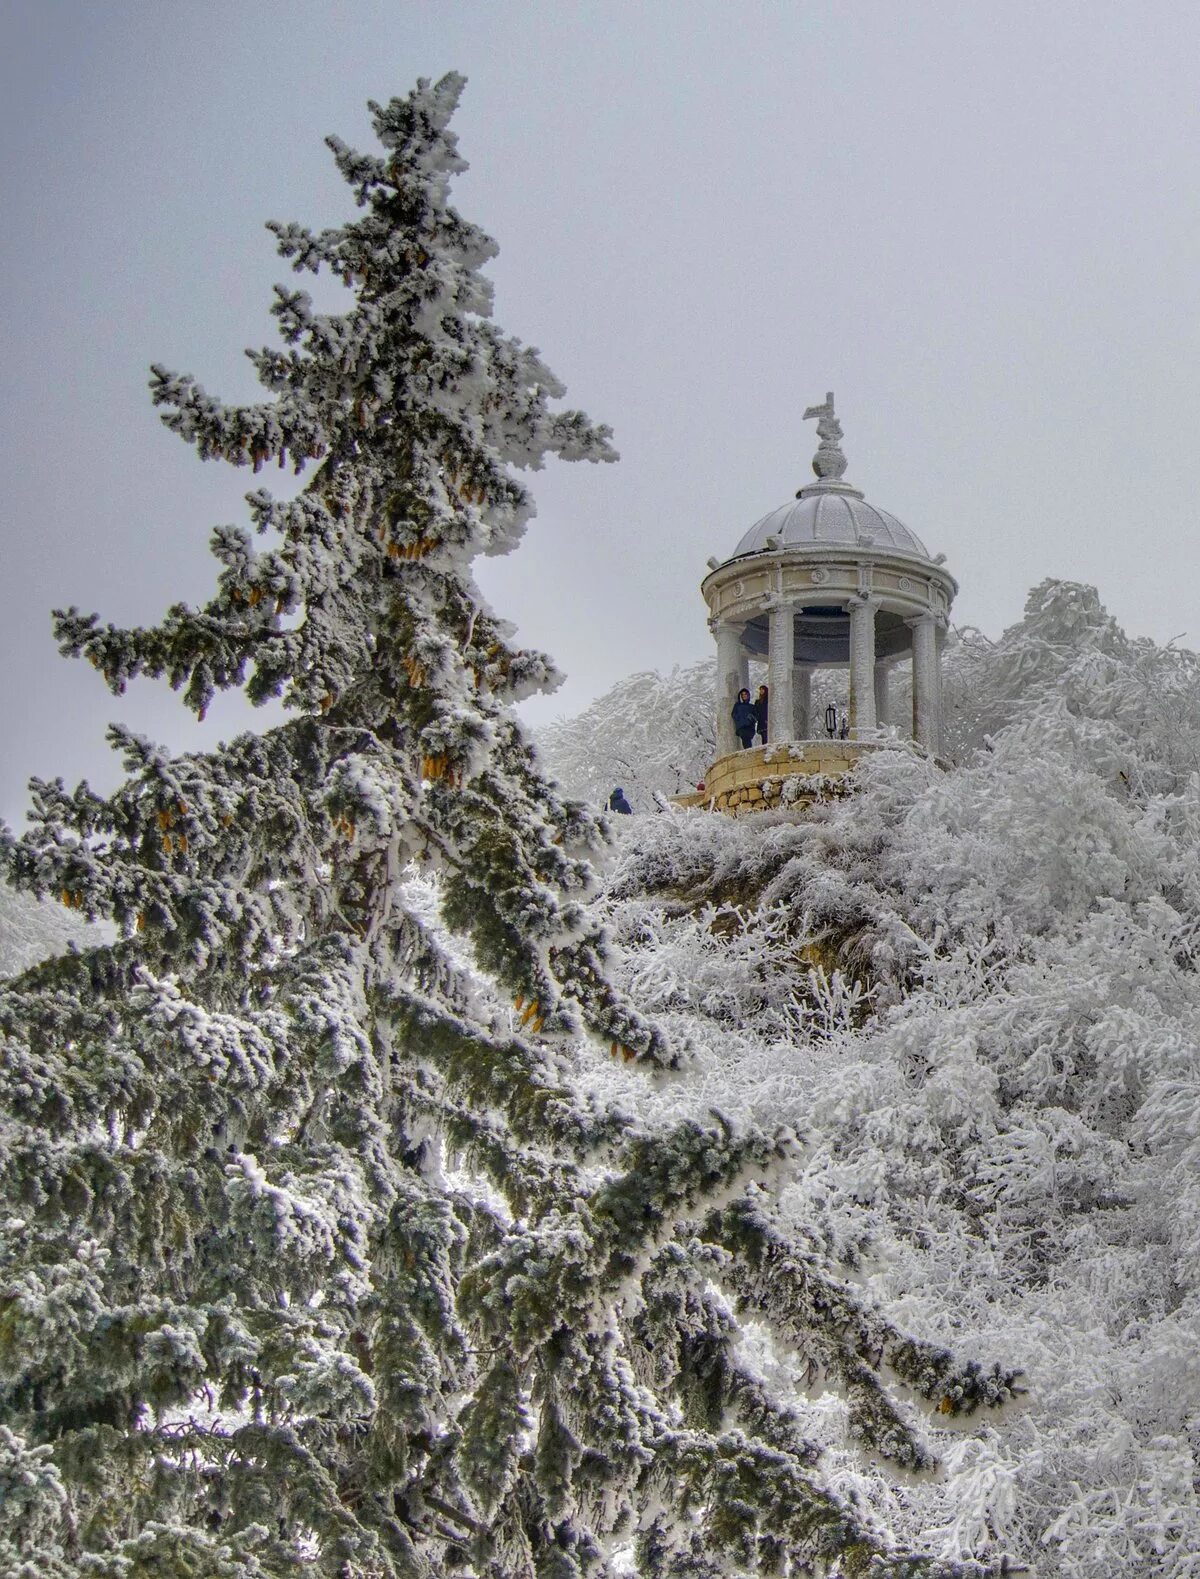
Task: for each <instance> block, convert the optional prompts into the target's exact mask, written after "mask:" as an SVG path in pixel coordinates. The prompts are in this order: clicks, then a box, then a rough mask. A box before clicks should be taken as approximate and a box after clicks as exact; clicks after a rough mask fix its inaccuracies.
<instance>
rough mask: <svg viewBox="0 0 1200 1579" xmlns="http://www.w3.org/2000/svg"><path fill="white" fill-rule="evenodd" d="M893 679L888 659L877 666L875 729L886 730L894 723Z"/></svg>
mask: <svg viewBox="0 0 1200 1579" xmlns="http://www.w3.org/2000/svg"><path fill="white" fill-rule="evenodd" d="M891 678H892V665H891V663H890V661H889V660H888V659H886V658H884V659H882V660H879V661H877V662H876V664H875V727H876V728H877V729H884V728H886V726H887V725H888V724H890V723H891V721H892V708H891V697H890V696H889V694H888V693H889V690H890V685H891Z"/></svg>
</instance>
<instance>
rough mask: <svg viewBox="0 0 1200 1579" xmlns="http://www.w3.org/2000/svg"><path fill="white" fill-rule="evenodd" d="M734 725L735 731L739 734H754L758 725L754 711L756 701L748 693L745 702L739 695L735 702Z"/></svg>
mask: <svg viewBox="0 0 1200 1579" xmlns="http://www.w3.org/2000/svg"><path fill="white" fill-rule="evenodd" d="M733 727H734V731H735V732H736V733H737V734H739V735H752V734H753V733H754V731H755V729H756V728H757V727H758V719H757V718H756V716H755V713H754V703H753V702H752V701H751V700H750V697H749V694H748V693H747V696H746V700H745V701H744V702H743V701H742V699H741V697H740V696H739V697H738V699H737V701H736V702H735V703H734V704H733Z"/></svg>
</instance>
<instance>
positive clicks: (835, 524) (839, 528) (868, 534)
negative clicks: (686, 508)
mask: <svg viewBox="0 0 1200 1579" xmlns="http://www.w3.org/2000/svg"><path fill="white" fill-rule="evenodd" d="M771 537H777V538H779V545H778V546H779V547H781V548H798V547H801V546H803V545H805V544H809V543H813V544H821V543H849V544H853V545H856V546H858V547H862V548H871V547H875V548H883V549H893V550H895V551H896V552H897V553H901V554H919V555H920V557H921V558H922V559H928V558H929V552H928V550H927V549H926V547H925V545H924V543H922V541H921V539H920V538H919V537H918V536H917V535H916V533H915V532H910V531H909V529H908V527H906V526H905V524H904V522H903V521H900V520H897V518H896V517H895V516H894V515H891V514H890V513H889V512H888V511H887V510H880V509H879V508H878V507H877V506H875V505H873V504H868V503H867V501H866V500H865V499H864V498H863V496H862V495H861V494H860V493H858V492H857V491H850V490H845V491H843V490H842V489H838V490H836V491H835V490H834V489H831V488H823V487H822V486H821V485H820V484H819V483H817V484H815V485H814V486H813V487H811V488H805V489H804V490H803V492H802V493H801V495H800V497H799V498H798V499H793V500H791V501H790V502H789V503H788V504H783V505H780V507H779V509H778V510H772V511H771V513H770V514H769V515H764V516H763V518H762V520H761V521H756V522H755V523H754V525H753V526H752V527H751V528H750V530H749V531H748V532H747V533H746V534H745V536H744V537H743V538H742V540H741V542H740V543H739V544H738V546H737V547H736V548H735V549H734V551H733V555H732V557H733V558H734V559H736V558H738V556H739V555H741V554H757V553H760V552H761V551H762V550H764V549H766V548H767V547H768V543H767V539H768V538H771ZM770 546H775V545H770Z"/></svg>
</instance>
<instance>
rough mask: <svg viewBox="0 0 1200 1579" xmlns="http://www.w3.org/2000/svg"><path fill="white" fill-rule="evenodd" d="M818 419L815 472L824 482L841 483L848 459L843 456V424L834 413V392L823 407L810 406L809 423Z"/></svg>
mask: <svg viewBox="0 0 1200 1579" xmlns="http://www.w3.org/2000/svg"><path fill="white" fill-rule="evenodd" d="M811 417H816V419H817V437H818V438H819V439H820V443H819V444H818V445H817V453H816V454H815V455H814V456H813V463H812V467H813V471H815V472H816V474H817V476H818V477H819V478H820V479H821V481H822V482H835V483H836V482H841V480H842V477H843V475H844V474H845V470H846V457H845V456H844V455H843V454H842V424H841V423H840V422H839V421H838V419H837V417H836V416H835V415H834V412H833V390H832V389H831V390H830V391H829V392H828V394H827V395H826V396H825V404H824V405H823V406H809V408H808V410H807V411H806V412H805V413H804V420H805V422H807V421H808V420H809V419H810V418H811Z"/></svg>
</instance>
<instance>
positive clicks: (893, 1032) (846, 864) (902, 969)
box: [601, 584, 1200, 1579]
mask: <svg viewBox="0 0 1200 1579" xmlns="http://www.w3.org/2000/svg"><path fill="white" fill-rule="evenodd" d="M1051 631H1053V632H1056V633H1057V635H1056V636H1055V639H1054V641H1053V642H1051V641H1050V639H1049V632H1051ZM998 647H999V657H1000V659H1001V661H1002V662H1003V663H1005V664H1008V665H1009V672H1008V674H1007V675H1006V676H997V675H996V674H994V673H992V674H989V673H988V672H987V670H986V666H984V665H983V664H982V658H981V652H982V649H974V650H973V651H972V652H971V654H970V661H971V662H972V663H975V662H976V661H977V660H978V661H979V662H980V664H981V667H980V669H979V671H978V672H977V673H976V674H975V675H974V678H973V680H972V691H971V695H972V696H973V697H974V701H973V702H972V706H973V708H974V709H975V712H974V715H973V717H974V720H975V721H974V723H972V725H971V728H972V729H973V730H976V731H977V733H978V740H979V748H978V749H968V748H966V746H965V745H964V746H963V749H964V754H965V757H966V760H965V761H964V764H963V765H962V766H960V767H959V768H957V769H954V770H952V771H950V772H946V773H943V772H941V771H939V770H937V769H935V768H934V767H932V766H931V765H930V764H928V763H927V762H925V761H923V760H922V759H921V758H920V757H918V756H917V755H915V754H914V753H910V752H905V751H900V750H897V751H894V752H880V753H877V754H874V755H873V756H872V757H871V758H870V759H869V761H868V762H866V763H864V764H863V766H862V769H861V772H860V777H859V781H858V782H859V788H858V792H857V793H856V794H855V795H852V796H850V797H848V798H846V799H844V800H840V801H834V802H830V803H828V804H825V805H823V806H820V807H818V808H816V809H814V811H813V813H812V814H811V815H810V816H809V817H808V818H807V819H805V820H803V821H798V822H793V821H790V820H788V819H787V818H784V817H782V816H780V815H779V814H773V813H768V814H762V815H760V816H758V817H750V818H746V819H743V820H741V821H734V820H731V819H727V818H722V817H718V816H712V815H710V814H706V813H701V812H690V813H673V814H670V815H668V814H663V815H661V816H659V817H656V818H645V819H640V820H637V821H636V823H635V826H633V827H631V828H629V829H627V830H626V829H623V830H622V842H621V846H620V850H619V854H618V858H617V860H616V861H615V862H614V864H613V866H612V868H611V870H610V872H609V874H608V878H607V888H606V894H605V896H604V897H603V899H602V900H601V903H602V905H604V906H605V907H606V908H607V910H608V912H609V913H610V916H611V925H612V928H613V933H614V937H615V938H616V939H617V942H618V967H619V968H618V972H617V975H618V979H619V980H622V981H624V982H627V983H629V984H631V985H632V984H634V983H637V982H651V983H652V984H653V990H654V994H655V1001H656V1003H657V1004H658V1005H659V1006H660V1012H661V1013H663V1014H664V1015H665V1016H666V1017H667V1022H668V1023H669V1025H670V1028H671V1032H672V1035H673V1037H674V1039H675V1040H676V1041H677V1042H679V1043H680V1044H681V1045H686V1046H687V1047H688V1049H689V1054H688V1058H689V1062H688V1066H687V1070H686V1076H685V1080H684V1082H683V1084H682V1086H681V1087H673V1088H671V1089H670V1090H669V1091H665V1092H662V1093H661V1094H657V1095H656V1097H655V1099H654V1100H655V1101H657V1102H658V1103H659V1104H660V1105H661V1110H662V1116H663V1119H664V1120H665V1118H666V1115H667V1113H668V1112H669V1113H670V1114H671V1115H672V1116H675V1117H677V1116H678V1114H679V1112H680V1111H681V1105H682V1111H695V1112H701V1111H706V1110H707V1108H708V1107H709V1106H710V1105H712V1104H716V1105H719V1106H720V1107H721V1108H722V1110H723V1111H724V1112H726V1113H727V1114H728V1115H730V1116H731V1117H734V1118H742V1119H753V1118H757V1119H759V1120H763V1119H765V1118H766V1117H767V1116H768V1115H770V1117H771V1118H772V1119H776V1120H778V1119H783V1120H784V1121H785V1122H788V1123H790V1124H792V1125H794V1126H795V1127H796V1129H797V1131H798V1132H799V1133H800V1134H801V1136H802V1138H803V1148H804V1149H803V1153H802V1157H801V1160H800V1161H799V1163H798V1166H797V1168H796V1171H795V1173H794V1174H793V1175H792V1177H791V1178H790V1180H789V1181H787V1182H786V1183H785V1184H784V1185H783V1186H782V1189H781V1195H780V1203H779V1209H780V1213H781V1216H782V1218H783V1219H784V1220H785V1221H787V1222H790V1223H791V1224H793V1225H798V1224H800V1223H805V1224H808V1225H810V1229H811V1226H812V1225H814V1224H817V1223H819V1224H821V1225H823V1226H822V1232H823V1233H824V1234H825V1235H826V1242H827V1243H828V1244H830V1245H831V1246H834V1247H836V1253H837V1254H838V1255H839V1256H840V1257H841V1258H842V1260H843V1262H844V1263H845V1264H850V1265H853V1266H855V1267H856V1269H857V1271H856V1278H857V1281H858V1286H859V1287H860V1288H861V1289H863V1290H864V1291H866V1292H868V1293H869V1294H870V1295H871V1296H872V1297H873V1298H876V1299H879V1300H881V1301H883V1302H884V1303H885V1304H886V1306H887V1308H888V1309H889V1310H895V1311H898V1312H902V1313H903V1315H904V1317H905V1320H906V1321H907V1322H908V1323H909V1324H910V1325H911V1327H912V1328H913V1330H915V1331H918V1332H920V1333H921V1334H922V1335H923V1336H924V1337H926V1338H928V1339H930V1340H933V1341H942V1342H945V1343H947V1344H954V1345H955V1347H956V1348H958V1349H959V1350H960V1351H961V1352H965V1353H966V1354H967V1355H970V1354H972V1353H976V1354H978V1355H979V1356H980V1357H981V1358H982V1357H984V1356H995V1355H1000V1356H1002V1357H1003V1358H1004V1359H1005V1361H1006V1362H1008V1363H1010V1364H1019V1365H1021V1366H1023V1367H1024V1368H1025V1377H1024V1385H1025V1387H1026V1389H1027V1392H1026V1394H1025V1396H1024V1398H1023V1399H1022V1400H1021V1402H1020V1404H1019V1405H1018V1406H1017V1407H1015V1408H1010V1409H1009V1410H1007V1411H1006V1412H1005V1413H1004V1414H1003V1415H1002V1416H1001V1417H1000V1418H999V1419H996V1420H994V1421H993V1422H992V1423H991V1424H990V1425H989V1426H988V1427H986V1428H985V1429H983V1430H982V1431H979V1432H977V1433H974V1434H972V1435H970V1436H963V1435H961V1434H959V1433H958V1432H957V1431H954V1430H951V1431H950V1432H948V1433H947V1434H946V1435H945V1436H944V1437H939V1433H937V1432H936V1431H935V1432H934V1433H933V1434H932V1437H931V1448H932V1449H933V1450H934V1451H936V1452H937V1453H938V1454H939V1456H940V1457H941V1460H942V1464H943V1474H942V1477H941V1478H940V1479H931V1480H925V1481H916V1482H913V1483H911V1484H909V1485H908V1486H906V1487H905V1488H904V1490H903V1493H902V1494H901V1493H899V1492H898V1491H897V1489H896V1488H895V1487H889V1486H888V1485H887V1484H886V1482H884V1481H882V1480H880V1479H878V1478H874V1479H872V1478H871V1477H865V1476H864V1475H863V1474H862V1469H861V1466H860V1465H858V1464H857V1463H856V1462H855V1460H854V1456H853V1453H852V1452H851V1451H850V1447H851V1445H852V1443H853V1422H852V1413H851V1414H849V1415H847V1414H842V1413H841V1411H843V1410H845V1408H846V1404H845V1400H844V1398H842V1397H841V1396H839V1395H838V1394H837V1393H836V1392H835V1391H833V1390H830V1389H829V1388H828V1386H827V1384H826V1382H825V1380H824V1378H823V1377H822V1376H821V1374H820V1371H819V1369H818V1370H816V1371H813V1370H805V1369H804V1367H803V1366H800V1367H799V1368H796V1367H795V1364H794V1360H795V1356H794V1355H792V1356H791V1357H790V1358H789V1357H788V1356H787V1355H786V1354H784V1353H781V1352H780V1350H779V1349H778V1348H777V1347H774V1346H770V1345H768V1351H767V1352H768V1358H769V1363H770V1364H771V1365H773V1366H776V1367H781V1369H779V1370H777V1371H774V1372H773V1373H772V1374H776V1375H777V1376H778V1377H779V1385H780V1387H781V1388H790V1390H791V1397H792V1401H793V1406H794V1407H795V1408H796V1410H797V1412H798V1416H799V1419H800V1421H801V1423H802V1425H803V1428H804V1429H805V1430H806V1431H807V1432H809V1434H811V1435H813V1436H814V1437H817V1438H820V1439H822V1440H825V1441H826V1442H827V1443H828V1442H830V1438H831V1434H832V1435H833V1438H834V1445H831V1447H830V1448H829V1449H828V1451H827V1459H826V1463H827V1473H828V1474H829V1475H830V1480H831V1484H834V1485H838V1486H841V1487H843V1488H845V1487H850V1486H853V1487H854V1488H855V1490H856V1492H857V1494H858V1495H860V1496H861V1497H862V1498H863V1499H864V1502H865V1503H866V1505H868V1506H870V1507H871V1508H873V1509H874V1510H875V1511H876V1513H877V1515H878V1516H879V1517H881V1518H884V1519H886V1520H887V1522H889V1523H890V1524H891V1525H892V1526H893V1527H895V1528H899V1529H902V1530H904V1531H906V1532H907V1537H906V1538H908V1539H910V1540H912V1541H913V1542H914V1543H917V1542H920V1543H929V1544H931V1545H933V1546H934V1548H935V1549H937V1550H940V1551H941V1552H942V1553H943V1554H944V1555H945V1556H947V1557H950V1556H954V1555H962V1554H964V1553H973V1554H975V1555H976V1556H986V1555H987V1554H990V1553H994V1552H996V1551H998V1550H1000V1549H1007V1550H1009V1551H1010V1552H1012V1553H1013V1554H1014V1555H1015V1556H1016V1557H1017V1558H1018V1559H1023V1560H1024V1561H1025V1562H1026V1563H1027V1564H1029V1565H1030V1566H1031V1567H1032V1568H1033V1569H1035V1571H1036V1572H1038V1573H1039V1574H1043V1575H1052V1576H1055V1579H1111V1576H1112V1575H1114V1574H1121V1575H1125V1574H1131V1575H1132V1574H1136V1575H1139V1576H1140V1575H1152V1576H1155V1579H1184V1576H1189V1575H1193V1574H1194V1573H1195V1572H1196V1553H1197V1552H1198V1551H1200V1498H1198V1495H1197V1484H1198V1477H1197V1455H1198V1454H1200V1365H1198V1364H1197V1361H1196V1354H1197V1353H1198V1352H1200V970H1198V968H1197V966H1198V963H1200V776H1198V775H1196V774H1195V773H1192V774H1190V775H1189V774H1188V772H1187V766H1188V763H1189V761H1190V760H1192V759H1193V757H1194V754H1195V752H1196V748H1197V742H1198V739H1200V727H1198V721H1197V718H1196V715H1195V714H1194V713H1193V712H1192V710H1191V709H1192V703H1191V701H1190V699H1189V697H1188V694H1187V677H1188V676H1189V675H1190V673H1191V671H1192V667H1193V664H1194V660H1193V658H1192V656H1191V655H1190V654H1186V653H1178V652H1175V651H1173V650H1172V649H1157V648H1154V647H1152V645H1151V644H1148V643H1133V642H1128V641H1126V639H1125V638H1124V636H1123V635H1122V634H1121V632H1120V631H1119V629H1118V628H1117V627H1116V626H1115V624H1114V623H1113V622H1112V621H1111V620H1110V619H1109V617H1108V616H1107V615H1106V614H1104V611H1103V610H1102V609H1101V608H1100V605H1099V603H1098V600H1097V599H1096V598H1095V595H1094V593H1092V592H1091V591H1090V590H1089V589H1083V588H1076V587H1072V586H1069V585H1068V586H1062V585H1058V586H1054V585H1049V584H1048V585H1047V586H1045V587H1043V588H1040V589H1038V591H1037V592H1035V594H1034V595H1033V596H1032V597H1031V601H1030V615H1029V624H1028V626H1027V628H1025V629H1024V630H1022V629H1021V628H1020V627H1018V628H1017V629H1016V630H1014V631H1013V632H1009V633H1007V635H1006V637H1005V638H1004V639H1003V641H1002V642H1001V643H1000V644H998ZM1148 676H1157V677H1158V679H1157V680H1156V681H1155V685H1154V686H1152V687H1150V690H1151V691H1154V690H1155V688H1156V687H1157V701H1155V700H1154V699H1153V698H1152V697H1150V695H1149V692H1148V690H1147V684H1148V682H1147V677H1148ZM959 678H961V674H960V676H959ZM1159 682H1161V684H1160V683H1159ZM964 694H965V692H964ZM1002 701H1003V705H1002ZM960 716H964V715H960ZM984 722H986V724H987V727H986V729H985V728H984V727H983V725H984ZM985 736H986V741H985V739H984V737H985ZM734 903H736V904H737V906H738V907H739V910H738V915H739V918H740V919H739V930H738V931H737V933H736V935H735V938H734V947H733V949H732V950H730V951H729V952H728V953H726V952H725V950H726V944H725V940H724V938H723V937H722V935H721V934H722V927H721V924H720V923H721V917H722V914H723V912H722V909H721V907H722V906H723V905H730V904H734ZM656 912H657V916H658V919H657V920H656V919H655V914H656ZM760 926H761V929H762V946H761V948H759V949H758V950H754V949H752V948H751V949H749V950H748V949H747V939H750V938H753V936H754V935H755V929H756V928H757V927H760ZM648 950H649V951H650V952H649V953H647V951H648ZM710 951H711V952H712V953H713V954H715V955H719V956H720V957H721V958H722V959H723V960H728V961H730V962H731V963H732V961H734V960H737V961H738V962H739V964H740V967H741V971H742V975H741V981H740V986H739V980H738V975H737V972H736V971H732V972H731V974H730V975H729V976H727V977H726V976H722V977H721V978H720V982H721V992H720V994H719V995H717V996H716V997H715V998H710V997H709V996H708V994H707V993H706V991H705V990H702V989H703V984H706V983H707V982H708V981H710V980H711V979H712V977H713V973H714V970H715V969H716V967H714V966H712V965H709V964H708V963H707V962H706V955H707V953H708V952H710ZM747 953H748V957H746V956H747ZM814 961H817V962H819V963H820V966H821V970H822V972H823V979H825V980H826V981H831V980H832V972H833V971H835V970H840V972H841V979H842V982H843V984H844V985H843V992H845V991H846V990H853V988H854V987H855V985H856V984H857V986H858V988H859V989H860V996H859V1001H858V1002H857V1003H856V1004H855V1005H854V1007H853V1009H852V1010H851V1011H844V1012H842V1013H841V1014H840V1015H839V1016H837V1017H836V1018H835V1019H834V1020H832V1021H831V1022H829V1023H828V1024H827V1025H826V1026H825V1027H824V1032H823V1034H819V1035H818V1034H814V1030H815V1027H814V1026H813V1024H812V1022H811V1017H810V1019H809V1021H808V1022H807V1023H806V1022H805V1021H804V1020H803V1018H799V1019H789V1014H788V1010H787V1006H788V1003H789V998H790V999H791V1001H792V1003H793V1004H794V1005H796V1006H798V1007H803V1006H805V1005H806V1004H808V1003H810V1002H811V985H810V982H809V973H810V972H811V971H812V969H813V962H814ZM693 983H697V984H701V989H700V990H697V989H696V988H694V987H693ZM739 993H740V999H739ZM731 999H732V1000H733V1001H735V1002H736V1001H740V1002H741V1004H742V1006H743V1013H742V1014H741V1015H740V1016H739V1015H737V1014H736V1013H734V1012H731V1009H730V1001H731ZM612 1079H613V1077H612V1076H611V1075H608V1076H607V1077H606V1085H607V1086H608V1087H610V1088H611V1084H612ZM682 1093H686V1097H684V1096H683V1095H682ZM643 1100H645V1099H644V1098H643ZM764 1363H767V1361H764ZM788 1364H791V1365H792V1367H793V1368H792V1369H791V1370H790V1371H788V1370H787V1366H788ZM785 1378H786V1379H785ZM838 1418H840V1419H841V1420H842V1422H843V1424H842V1430H843V1431H844V1433H845V1434H844V1436H843V1437H842V1439H841V1445H840V1446H839V1445H836V1444H837V1437H836V1431H831V1428H832V1427H833V1422H834V1421H835V1420H837V1419H838Z"/></svg>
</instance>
